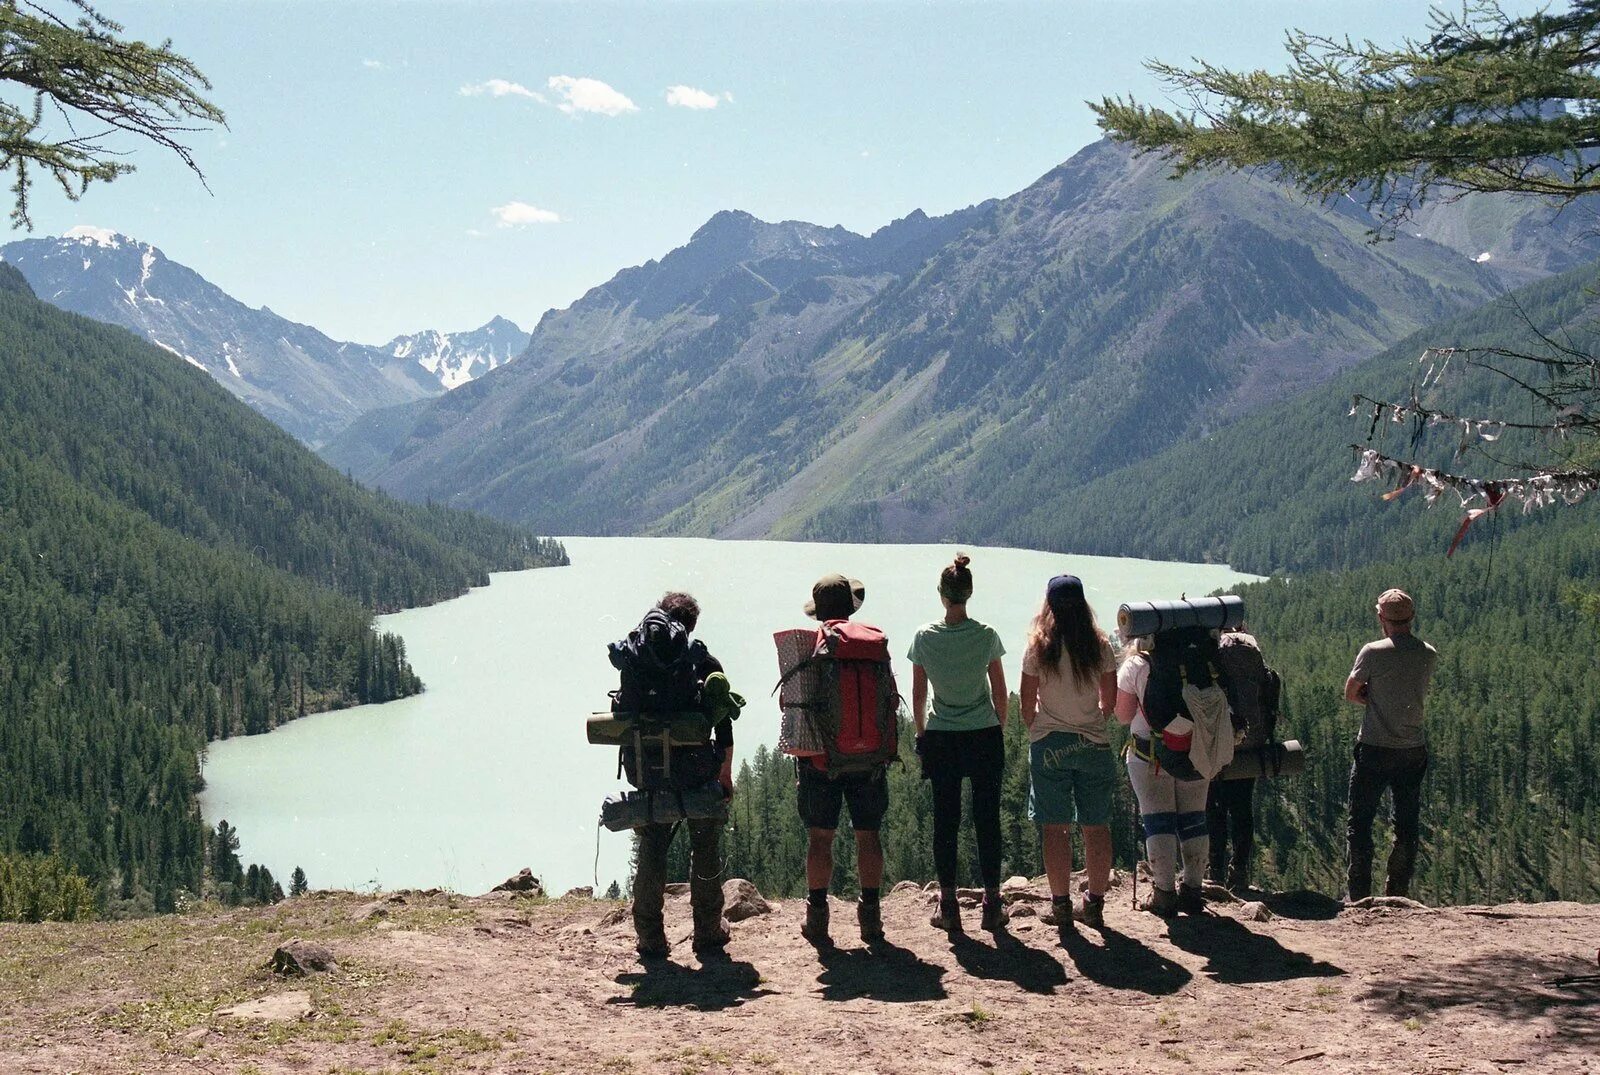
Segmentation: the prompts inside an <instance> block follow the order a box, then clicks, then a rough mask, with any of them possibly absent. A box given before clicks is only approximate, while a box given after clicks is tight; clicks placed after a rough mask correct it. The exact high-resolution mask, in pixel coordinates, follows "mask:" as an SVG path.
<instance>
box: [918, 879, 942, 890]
mask: <svg viewBox="0 0 1600 1075" xmlns="http://www.w3.org/2000/svg"><path fill="white" fill-rule="evenodd" d="M922 891H924V892H938V891H939V882H937V881H929V882H928V883H927V884H925V885H923V886H922Z"/></svg>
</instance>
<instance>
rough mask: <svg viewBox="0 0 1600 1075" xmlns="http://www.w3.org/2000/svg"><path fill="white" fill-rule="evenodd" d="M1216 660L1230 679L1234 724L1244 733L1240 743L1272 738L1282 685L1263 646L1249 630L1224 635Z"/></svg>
mask: <svg viewBox="0 0 1600 1075" xmlns="http://www.w3.org/2000/svg"><path fill="white" fill-rule="evenodd" d="M1217 661H1218V663H1219V664H1220V665H1221V666H1222V671H1223V674H1224V676H1225V678H1226V680H1227V690H1228V705H1229V706H1231V707H1232V709H1233V724H1234V727H1235V728H1237V729H1238V730H1239V731H1241V732H1243V733H1244V739H1243V740H1242V741H1241V742H1240V743H1239V746H1240V747H1241V748H1243V749H1247V750H1248V749H1254V748H1255V747H1259V746H1263V745H1265V744H1267V743H1269V742H1271V741H1272V739H1273V736H1274V735H1275V734H1276V725H1277V717H1278V696H1279V693H1280V692H1281V691H1282V689H1283V681H1282V680H1281V679H1280V678H1279V677H1278V673H1276V672H1274V671H1273V670H1272V669H1270V668H1268V667H1267V662H1266V661H1265V660H1263V659H1262V656H1261V648H1260V647H1259V646H1258V645H1257V644H1256V641H1255V639H1254V638H1252V637H1251V636H1250V635H1246V634H1238V633H1230V634H1225V635H1223V636H1222V641H1221V643H1219V645H1218V647H1217Z"/></svg>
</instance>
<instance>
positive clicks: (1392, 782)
mask: <svg viewBox="0 0 1600 1075" xmlns="http://www.w3.org/2000/svg"><path fill="white" fill-rule="evenodd" d="M1377 611H1378V623H1379V624H1380V625H1381V626H1382V627H1383V636H1384V637H1383V639H1382V640H1381V641H1378V642H1369V643H1367V644H1366V645H1365V646H1362V647H1361V652H1360V653H1358V654H1356V663H1355V667H1354V668H1352V669H1351V670H1350V678H1349V679H1347V680H1345V684H1344V696H1345V700H1346V701H1349V702H1354V703H1355V704H1356V705H1360V706H1365V707H1366V715H1365V716H1363V717H1362V719H1361V732H1360V734H1358V735H1357V736H1356V756H1355V764H1354V765H1352V766H1351V768H1350V826H1349V831H1348V838H1349V845H1350V875H1349V881H1350V884H1349V895H1348V899H1350V900H1351V901H1355V900H1359V899H1364V898H1365V897H1367V896H1370V895H1372V822H1373V819H1374V818H1375V817H1376V816H1377V813H1378V802H1379V800H1380V799H1381V798H1382V797H1383V790H1384V788H1389V789H1390V791H1391V792H1392V794H1393V797H1394V851H1393V852H1391V853H1390V855H1389V877H1388V882H1387V884H1385V886H1384V894H1385V895H1388V896H1405V895H1407V894H1408V893H1409V891H1410V888H1411V875H1412V873H1413V872H1414V871H1415V869H1416V865H1417V843H1418V837H1419V827H1420V821H1419V818H1420V815H1421V812H1422V777H1423V774H1424V773H1426V772H1427V769H1428V743H1427V738H1426V736H1425V735H1424V734H1423V730H1422V710H1423V700H1424V699H1425V698H1426V697H1427V694H1428V683H1429V681H1430V680H1431V679H1432V678H1433V668H1434V665H1435V664H1436V663H1437V662H1438V660H1439V654H1438V651H1437V650H1435V649H1434V648H1433V647H1432V646H1430V645H1428V644H1427V643H1426V642H1424V641H1422V640H1421V639H1420V638H1418V637H1416V636H1415V635H1413V634H1412V633H1411V625H1412V623H1413V621H1414V620H1415V619H1416V605H1415V604H1414V603H1413V602H1412V600H1411V597H1410V595H1409V594H1407V593H1406V592H1405V591H1404V590H1385V591H1384V592H1383V595H1382V596H1381V597H1379V598H1378V604H1377Z"/></svg>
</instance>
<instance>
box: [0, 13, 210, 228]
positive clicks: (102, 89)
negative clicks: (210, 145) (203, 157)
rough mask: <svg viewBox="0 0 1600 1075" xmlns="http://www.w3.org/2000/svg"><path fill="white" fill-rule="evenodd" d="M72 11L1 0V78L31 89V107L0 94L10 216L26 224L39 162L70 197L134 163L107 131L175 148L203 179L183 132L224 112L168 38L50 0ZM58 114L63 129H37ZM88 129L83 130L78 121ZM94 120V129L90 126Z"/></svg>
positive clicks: (2, 164)
mask: <svg viewBox="0 0 1600 1075" xmlns="http://www.w3.org/2000/svg"><path fill="white" fill-rule="evenodd" d="M56 6H57V7H59V8H63V9H69V16H70V14H76V15H77V18H76V21H73V22H69V21H67V17H64V16H63V15H58V14H56V13H55V12H54V11H52V10H50V8H49V7H47V6H46V5H45V4H43V3H39V2H35V0H7V2H5V3H3V4H0V51H3V53H4V56H5V62H4V64H3V65H0V81H4V82H9V83H12V84H13V85H14V86H15V87H17V88H18V89H20V90H21V91H22V92H23V93H25V94H29V95H31V97H32V102H31V106H29V107H18V105H16V104H13V103H12V102H10V101H0V169H6V170H9V171H11V172H13V173H14V175H15V181H14V183H13V184H12V188H11V189H12V193H13V195H14V197H15V202H14V205H13V207H12V211H11V220H12V223H13V224H14V225H16V226H17V227H19V228H26V227H29V226H30V225H29V220H28V194H29V190H30V188H31V187H32V185H33V180H34V172H35V171H41V172H43V173H44V174H46V175H48V176H49V177H50V178H51V179H53V180H55V182H56V183H57V184H58V185H60V187H61V189H62V191H64V192H65V193H66V195H67V197H69V198H72V199H74V200H76V199H77V198H79V197H80V196H82V194H83V193H84V191H86V190H87V189H88V188H89V186H90V184H92V183H100V182H110V181H112V180H114V179H116V178H117V177H118V176H121V175H125V174H127V173H128V172H131V171H133V170H134V166H133V165H132V164H131V163H129V162H128V161H126V160H124V159H122V156H121V153H122V151H120V150H118V149H117V148H115V146H114V145H108V144H107V142H106V139H107V136H108V135H110V134H112V133H113V132H119V131H120V132H127V133H130V134H133V135H136V136H137V137H139V138H142V139H144V140H145V141H147V142H151V143H153V144H155V145H157V146H160V147H161V148H163V149H166V150H169V151H170V152H172V153H174V154H176V155H177V157H178V159H179V160H181V161H183V163H184V164H186V165H187V166H188V167H189V169H190V170H191V171H193V172H194V173H195V175H196V176H198V177H200V180H201V182H202V183H204V181H205V176H204V175H203V174H202V173H201V171H200V166H199V164H198V163H197V162H196V161H195V158H194V155H193V154H192V153H191V151H190V150H189V148H188V147H187V146H186V145H184V143H183V141H182V139H183V137H184V136H185V135H187V134H190V133H193V132H195V131H197V130H200V129H201V126H197V125H211V124H222V123H225V122H226V119H225V117H224V115H223V113H222V110H221V109H219V108H218V107H217V106H216V105H213V104H212V103H211V102H210V101H208V100H207V99H206V98H205V96H204V95H205V93H206V92H208V91H209V90H210V89H211V83H210V82H208V81H206V78H205V76H204V75H202V74H201V73H200V70H199V68H197V67H196V66H195V65H194V64H193V63H192V62H190V61H189V60H187V59H185V58H184V57H182V56H180V55H179V54H178V53H176V52H174V51H173V50H172V47H171V45H170V44H165V43H164V44H161V45H148V44H145V43H144V42H142V41H132V40H128V39H126V38H124V37H122V36H121V34H122V27H121V26H119V25H117V24H116V23H115V22H112V21H111V20H110V19H108V18H106V17H105V16H103V15H101V14H100V13H99V12H97V11H96V10H95V9H94V8H93V7H91V6H90V5H89V3H88V0H62V2H60V3H59V4H57V5H56ZM47 116H49V117H57V116H59V117H60V118H61V119H62V120H63V122H64V123H65V130H64V131H61V132H50V131H47V130H46V129H45V119H46V117H47ZM85 126H89V127H90V128H91V130H89V132H88V133H85V131H84V127H85ZM93 127H100V128H102V129H101V130H99V131H95V130H92V128H93Z"/></svg>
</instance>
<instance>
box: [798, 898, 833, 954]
mask: <svg viewBox="0 0 1600 1075" xmlns="http://www.w3.org/2000/svg"><path fill="white" fill-rule="evenodd" d="M800 936H802V937H804V938H805V939H806V940H808V941H810V942H811V943H812V944H827V943H828V905H827V904H826V903H812V902H810V901H809V900H807V901H806V921H805V925H803V926H801V927H800Z"/></svg>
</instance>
